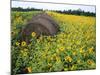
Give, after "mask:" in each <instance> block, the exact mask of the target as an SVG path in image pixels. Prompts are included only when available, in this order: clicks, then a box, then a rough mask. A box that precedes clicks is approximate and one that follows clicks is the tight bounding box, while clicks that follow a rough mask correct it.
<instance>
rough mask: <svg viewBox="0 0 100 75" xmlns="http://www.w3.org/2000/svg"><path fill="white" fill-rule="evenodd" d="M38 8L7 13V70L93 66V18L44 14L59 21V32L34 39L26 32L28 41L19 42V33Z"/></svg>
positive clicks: (56, 69) (90, 67) (15, 72)
mask: <svg viewBox="0 0 100 75" xmlns="http://www.w3.org/2000/svg"><path fill="white" fill-rule="evenodd" d="M38 13H40V11H29V12H19V11H12V13H11V67H12V69H11V72H12V74H13V75H15V74H17V73H24V72H23V71H27V73H40V72H57V71H73V70H88V69H95V68H96V18H95V17H91V16H78V15H68V14H60V13H56V12H49V11H47V12H46V13H47V14H48V15H50V16H51V17H53V19H54V20H55V21H56V22H57V23H58V24H59V27H60V31H59V32H58V33H57V35H55V36H43V35H41V36H40V37H39V38H38V39H37V38H36V33H35V32H32V34H31V35H30V37H31V40H30V41H31V42H30V44H27V43H26V42H25V41H22V42H19V40H18V38H19V36H20V35H19V32H20V29H21V27H23V26H24V25H25V24H26V23H27V21H28V20H30V19H31V18H32V16H33V15H36V14H38Z"/></svg>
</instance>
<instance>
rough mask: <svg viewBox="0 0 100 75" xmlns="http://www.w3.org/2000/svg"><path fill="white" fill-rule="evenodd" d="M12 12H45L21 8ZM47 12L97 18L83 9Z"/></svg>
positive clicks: (13, 9)
mask: <svg viewBox="0 0 100 75" xmlns="http://www.w3.org/2000/svg"><path fill="white" fill-rule="evenodd" d="M11 10H12V11H23V12H28V11H44V10H43V9H36V8H25V9H24V8H21V7H17V8H15V7H14V8H11ZM46 11H53V12H57V13H61V14H73V15H83V16H96V14H95V13H93V12H89V11H88V12H85V11H83V10H81V9H77V10H71V9H70V10H63V11H61V10H46Z"/></svg>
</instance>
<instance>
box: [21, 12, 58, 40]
mask: <svg viewBox="0 0 100 75" xmlns="http://www.w3.org/2000/svg"><path fill="white" fill-rule="evenodd" d="M58 31H59V25H58V24H57V23H56V22H55V21H54V19H53V18H52V17H51V16H49V15H48V14H47V13H40V14H38V15H35V16H33V18H32V19H31V20H30V21H29V22H28V23H27V24H26V25H25V26H24V27H23V28H22V30H21V33H20V34H21V40H22V41H26V42H29V40H30V38H29V37H30V35H31V33H32V32H35V33H36V37H39V36H40V35H47V36H53V35H55V34H57V32H58Z"/></svg>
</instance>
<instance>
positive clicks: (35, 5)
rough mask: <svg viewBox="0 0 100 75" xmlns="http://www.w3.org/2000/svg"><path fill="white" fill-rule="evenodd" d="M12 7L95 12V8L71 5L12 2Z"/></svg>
mask: <svg viewBox="0 0 100 75" xmlns="http://www.w3.org/2000/svg"><path fill="white" fill-rule="evenodd" d="M12 7H22V8H38V9H44V10H45V9H48V10H69V9H71V10H77V9H81V10H84V11H86V12H87V11H89V12H94V13H95V6H86V5H69V4H50V3H34V2H21V1H12Z"/></svg>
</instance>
